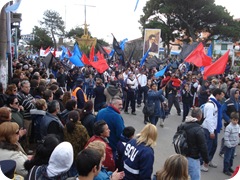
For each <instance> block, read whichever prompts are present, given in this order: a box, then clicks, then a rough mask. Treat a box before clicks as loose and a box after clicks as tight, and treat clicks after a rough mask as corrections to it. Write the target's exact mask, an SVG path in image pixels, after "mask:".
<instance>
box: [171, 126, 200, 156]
mask: <svg viewBox="0 0 240 180" xmlns="http://www.w3.org/2000/svg"><path fill="white" fill-rule="evenodd" d="M193 126H195V123H192V124H191V125H187V126H186V123H183V124H180V125H179V126H178V128H177V132H176V133H175V134H174V136H173V145H174V149H175V152H176V153H177V154H182V155H185V156H186V155H187V154H188V144H187V132H186V131H187V130H188V129H190V128H192V127H193Z"/></svg>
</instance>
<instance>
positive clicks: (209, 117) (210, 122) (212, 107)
mask: <svg viewBox="0 0 240 180" xmlns="http://www.w3.org/2000/svg"><path fill="white" fill-rule="evenodd" d="M209 98H214V99H215V97H214V96H213V95H211V96H210V97H209ZM213 103H214V102H213ZM213 103H207V104H205V106H204V116H205V119H204V121H203V124H202V127H203V128H205V129H208V131H209V133H210V134H213V133H214V131H215V130H216V129H217V123H218V107H217V105H216V104H215V103H214V104H213Z"/></svg>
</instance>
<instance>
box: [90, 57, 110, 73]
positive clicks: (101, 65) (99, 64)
mask: <svg viewBox="0 0 240 180" xmlns="http://www.w3.org/2000/svg"><path fill="white" fill-rule="evenodd" d="M91 65H92V67H94V68H95V69H96V70H97V72H99V73H103V72H104V71H106V70H107V69H108V68H109V66H108V64H107V61H106V59H99V60H98V61H92V62H91Z"/></svg>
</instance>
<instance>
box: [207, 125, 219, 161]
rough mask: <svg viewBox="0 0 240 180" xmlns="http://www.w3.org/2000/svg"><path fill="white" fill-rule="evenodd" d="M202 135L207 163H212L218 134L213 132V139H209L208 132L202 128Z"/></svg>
mask: <svg viewBox="0 0 240 180" xmlns="http://www.w3.org/2000/svg"><path fill="white" fill-rule="evenodd" d="M204 134H205V138H206V141H207V148H208V158H209V161H212V159H213V156H214V154H215V152H216V150H217V142H218V134H217V132H216V131H214V134H215V138H214V139H211V138H210V133H209V131H208V130H207V129H205V128H204Z"/></svg>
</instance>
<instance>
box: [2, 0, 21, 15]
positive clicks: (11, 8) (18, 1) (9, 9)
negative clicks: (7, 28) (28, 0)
mask: <svg viewBox="0 0 240 180" xmlns="http://www.w3.org/2000/svg"><path fill="white" fill-rule="evenodd" d="M21 1H22V0H16V1H15V3H13V4H12V5H8V6H7V7H6V8H5V12H6V13H9V12H13V13H15V12H16V11H17V10H18V7H19V5H20V4H21Z"/></svg>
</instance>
